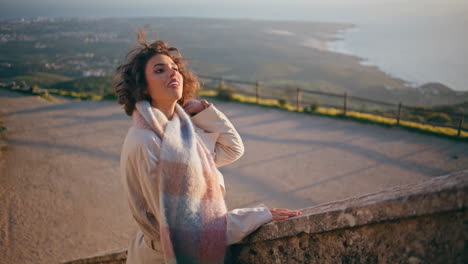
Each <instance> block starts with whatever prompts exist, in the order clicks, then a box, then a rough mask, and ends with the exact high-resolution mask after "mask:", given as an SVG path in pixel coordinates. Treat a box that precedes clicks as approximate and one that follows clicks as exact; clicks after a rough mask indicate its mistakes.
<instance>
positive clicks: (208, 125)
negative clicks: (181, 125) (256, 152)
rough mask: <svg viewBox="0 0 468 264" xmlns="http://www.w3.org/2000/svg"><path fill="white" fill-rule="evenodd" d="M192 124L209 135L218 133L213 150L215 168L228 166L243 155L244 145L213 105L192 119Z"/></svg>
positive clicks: (224, 117)
mask: <svg viewBox="0 0 468 264" xmlns="http://www.w3.org/2000/svg"><path fill="white" fill-rule="evenodd" d="M192 122H193V123H194V124H195V125H196V126H197V127H199V128H201V129H203V130H205V131H206V132H209V133H218V134H219V136H218V138H217V140H216V145H215V148H214V151H215V157H214V161H215V164H216V166H217V167H221V166H224V165H227V164H230V163H232V162H234V161H236V160H237V159H239V158H240V157H241V156H242V154H244V144H243V143H242V139H241V137H240V136H239V134H238V133H237V131H236V129H235V128H234V126H233V125H232V123H231V122H230V121H229V120H228V119H227V117H226V116H225V115H224V114H223V113H222V112H221V111H219V110H218V109H217V108H216V107H215V106H214V105H213V104H211V105H209V106H208V107H207V108H206V109H205V110H203V111H201V112H200V113H198V114H197V115H195V116H194V117H192Z"/></svg>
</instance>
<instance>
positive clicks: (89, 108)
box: [0, 89, 468, 263]
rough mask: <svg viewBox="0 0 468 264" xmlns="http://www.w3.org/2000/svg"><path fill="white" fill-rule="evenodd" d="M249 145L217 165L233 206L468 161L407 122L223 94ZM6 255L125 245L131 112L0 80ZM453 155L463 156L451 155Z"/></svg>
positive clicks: (0, 224)
mask: <svg viewBox="0 0 468 264" xmlns="http://www.w3.org/2000/svg"><path fill="white" fill-rule="evenodd" d="M216 105H217V106H218V108H219V109H221V110H222V111H223V112H225V113H226V115H227V116H228V117H230V119H231V121H232V122H233V123H234V124H235V126H236V127H237V128H238V130H239V132H240V134H241V136H242V138H243V140H244V144H245V147H246V153H245V155H244V156H243V157H242V158H241V159H240V160H239V161H238V162H236V163H234V164H232V165H229V166H227V167H224V168H222V169H221V171H222V172H223V174H224V175H225V178H226V185H227V192H228V195H227V202H228V206H229V208H234V207H247V206H252V205H255V204H257V203H260V202H264V203H266V204H267V205H269V206H272V207H290V208H303V207H309V206H313V205H316V204H320V203H324V202H329V201H332V200H336V199H344V198H348V197H352V196H356V195H360V194H364V193H368V192H374V191H378V190H381V189H384V188H387V187H390V186H395V185H399V184H404V183H411V182H416V181H420V180H423V179H427V178H430V177H435V176H439V175H443V174H446V173H448V172H451V171H456V170H461V169H466V168H467V167H468V144H466V143H457V142H453V141H450V140H445V139H439V138H435V137H431V136H424V135H418V134H414V133H409V132H406V131H402V130H400V129H388V128H383V127H378V126H373V125H362V124H358V123H355V122H351V121H340V120H334V119H329V118H325V117H314V116H306V115H301V114H295V113H288V112H283V111H278V110H273V109H266V108H262V107H256V106H245V105H239V104H235V103H216ZM0 114H2V115H3V116H4V118H5V119H6V121H5V126H6V127H7V137H8V151H7V153H6V155H4V157H3V160H2V161H1V163H0V197H1V198H0V256H2V257H1V258H0V263H57V262H61V261H66V260H71V259H75V258H80V257H85V256H89V255H94V254H96V253H99V252H103V251H108V250H112V249H116V248H122V247H125V246H126V245H127V243H128V241H129V239H130V237H132V236H133V233H134V232H135V231H136V225H135V224H134V223H133V220H132V218H131V216H130V214H129V210H128V208H127V203H126V201H125V197H124V196H123V195H122V188H121V186H120V178H119V171H118V166H119V155H120V148H121V145H122V142H123V139H124V137H125V134H126V132H127V129H128V127H129V125H130V119H129V118H128V117H126V116H125V115H124V113H123V111H122V110H121V109H120V108H119V106H117V104H116V103H113V102H75V101H64V102H61V103H51V102H47V101H44V100H42V99H40V98H38V97H35V96H24V95H19V94H16V93H12V92H10V91H6V90H3V89H0ZM455 157H457V158H455Z"/></svg>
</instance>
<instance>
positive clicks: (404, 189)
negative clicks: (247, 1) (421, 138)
mask: <svg viewBox="0 0 468 264" xmlns="http://www.w3.org/2000/svg"><path fill="white" fill-rule="evenodd" d="M467 189H468V170H466V171H462V172H457V173H453V174H450V175H446V176H441V177H436V178H433V179H430V180H427V181H424V182H420V183H417V184H412V185H405V186H398V187H395V188H391V189H387V190H384V191H382V192H378V193H374V194H369V195H364V196H360V197H356V198H351V199H346V200H342V201H336V202H332V203H327V204H323V205H319V206H315V207H311V208H306V209H303V210H302V215H301V216H298V217H294V218H290V219H287V220H283V221H279V222H273V223H269V224H266V225H264V226H262V227H261V228H260V229H258V230H257V231H256V232H255V233H253V234H252V235H250V236H249V237H248V238H246V239H245V240H244V241H242V243H240V244H237V245H234V246H232V247H231V254H232V257H233V260H234V262H235V263H468V243H467V240H468V215H467V212H466V207H467V204H468V192H467ZM113 254H114V255H107V257H110V256H118V257H119V258H120V260H121V259H122V258H123V257H124V256H126V251H125V250H121V251H120V255H119V254H117V253H115V252H114V253H113ZM103 257H106V256H100V257H93V258H87V259H82V260H78V261H81V262H77V261H72V262H68V263H70V264H72V263H73V264H75V263H104V262H103V261H102V260H100V259H99V258H103ZM114 258H115V259H116V257H114ZM83 261H85V262H83ZM105 263H120V262H109V258H107V260H106V262H105Z"/></svg>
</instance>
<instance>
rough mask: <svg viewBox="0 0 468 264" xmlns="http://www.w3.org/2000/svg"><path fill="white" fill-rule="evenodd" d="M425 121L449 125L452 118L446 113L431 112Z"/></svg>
mask: <svg viewBox="0 0 468 264" xmlns="http://www.w3.org/2000/svg"><path fill="white" fill-rule="evenodd" d="M427 121H428V122H430V123H436V124H444V125H449V124H451V123H452V118H451V117H450V116H449V115H448V114H446V113H433V114H431V115H430V116H429V117H428V118H427Z"/></svg>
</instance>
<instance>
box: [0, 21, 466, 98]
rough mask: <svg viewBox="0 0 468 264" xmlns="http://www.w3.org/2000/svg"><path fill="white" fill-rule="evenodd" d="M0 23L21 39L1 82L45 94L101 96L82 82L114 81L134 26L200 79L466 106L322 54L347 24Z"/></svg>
mask: <svg viewBox="0 0 468 264" xmlns="http://www.w3.org/2000/svg"><path fill="white" fill-rule="evenodd" d="M2 23H4V24H5V25H4V27H0V34H4V36H21V38H19V37H18V38H11V39H9V40H8V41H6V42H1V43H0V81H8V80H21V79H24V80H27V81H26V82H27V83H28V85H33V84H34V83H36V84H38V85H39V86H41V87H44V88H46V87H51V88H57V89H65V90H74V91H79V92H95V93H107V92H109V91H111V90H110V89H111V81H110V77H109V78H107V77H105V78H103V77H90V78H82V76H87V75H89V74H91V75H99V76H102V75H108V76H110V75H112V74H113V73H114V71H115V69H116V67H117V66H118V65H119V64H121V63H122V62H123V60H124V56H125V53H126V52H127V51H129V50H130V48H131V47H133V46H134V45H135V44H136V40H135V32H134V28H147V29H148V30H149V31H150V33H149V34H148V35H149V37H148V38H149V39H150V40H151V39H152V38H153V37H154V34H152V32H153V33H154V32H157V37H158V38H159V39H163V40H165V41H167V42H168V43H169V44H170V45H174V46H176V47H178V48H179V49H180V51H181V52H182V54H183V55H184V56H185V57H186V58H188V61H189V67H190V69H192V70H193V71H194V72H195V73H197V74H200V75H206V76H213V77H224V78H225V79H232V80H239V81H250V82H254V81H260V82H261V84H262V85H263V86H265V87H274V88H279V89H293V90H294V88H296V87H300V88H302V89H304V90H318V91H324V92H333V93H344V92H348V93H349V94H351V95H355V96H360V97H365V98H370V99H376V100H380V101H386V102H391V103H398V102H403V103H404V104H406V105H426V106H436V105H450V104H459V103H462V102H465V101H468V92H454V91H452V90H451V89H450V88H449V87H446V86H444V85H443V84H438V83H429V84H425V85H423V86H421V87H418V88H416V89H414V88H413V87H410V86H409V85H408V84H407V83H406V82H405V81H404V80H401V79H398V78H395V77H392V76H390V75H388V74H386V73H385V72H382V71H381V70H380V69H379V68H377V67H375V66H367V65H362V64H361V59H360V58H358V57H355V56H350V55H345V54H340V53H335V52H330V51H327V45H328V43H329V42H330V41H333V40H336V39H337V38H338V33H339V32H341V31H343V30H346V29H349V28H350V27H352V26H353V25H350V24H340V23H314V22H298V21H263V20H261V21H256V20H234V19H200V18H157V17H149V18H118V19H116V18H106V19H79V18H74V19H56V20H55V21H48V22H41V23H33V22H31V23H22V22H18V21H17V22H15V23H13V22H12V23H9V22H7V21H3V22H2ZM401 60H402V63H404V58H402V59H401ZM60 78H62V79H60ZM63 78H64V79H63ZM67 78H72V79H74V80H73V81H72V80H69V79H67ZM75 79H76V80H75ZM251 88H252V89H253V87H251ZM279 89H278V90H279Z"/></svg>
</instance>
